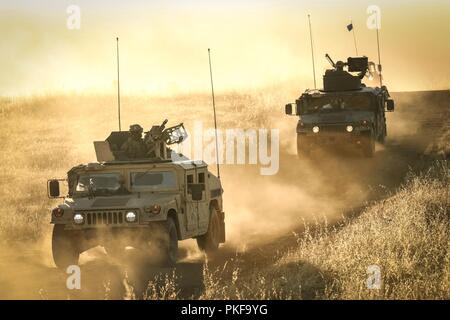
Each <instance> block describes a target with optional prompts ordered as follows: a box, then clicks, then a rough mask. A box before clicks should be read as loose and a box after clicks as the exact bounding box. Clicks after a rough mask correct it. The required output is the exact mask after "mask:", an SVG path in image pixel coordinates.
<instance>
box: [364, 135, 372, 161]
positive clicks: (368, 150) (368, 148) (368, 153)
mask: <svg viewBox="0 0 450 320" xmlns="http://www.w3.org/2000/svg"><path fill="white" fill-rule="evenodd" d="M362 151H363V154H364V156H365V157H367V158H372V157H373V155H374V154H375V139H373V138H372V136H371V135H370V136H368V137H367V138H366V139H364V140H363V145H362Z"/></svg>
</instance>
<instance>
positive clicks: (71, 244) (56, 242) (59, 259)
mask: <svg viewBox="0 0 450 320" xmlns="http://www.w3.org/2000/svg"><path fill="white" fill-rule="evenodd" d="M52 254H53V261H54V262H55V265H56V266H57V267H58V268H60V269H64V270H65V269H66V268H67V267H68V266H70V265H77V264H78V259H79V257H80V250H79V248H78V246H77V244H76V243H75V239H74V237H73V236H72V235H71V234H70V231H65V230H64V225H62V224H55V225H54V226H53V234H52Z"/></svg>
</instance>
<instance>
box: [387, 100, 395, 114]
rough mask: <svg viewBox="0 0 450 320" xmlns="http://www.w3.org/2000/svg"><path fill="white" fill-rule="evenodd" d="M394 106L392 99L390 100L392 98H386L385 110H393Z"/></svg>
mask: <svg viewBox="0 0 450 320" xmlns="http://www.w3.org/2000/svg"><path fill="white" fill-rule="evenodd" d="M394 106H395V103H394V100H392V99H387V100H386V109H387V111H394Z"/></svg>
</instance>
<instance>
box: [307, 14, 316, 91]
mask: <svg viewBox="0 0 450 320" xmlns="http://www.w3.org/2000/svg"><path fill="white" fill-rule="evenodd" d="M308 22H309V38H310V40H311V58H312V67H313V79H314V89H317V85H316V65H315V63H314V46H313V38H312V30H311V16H310V15H309V14H308Z"/></svg>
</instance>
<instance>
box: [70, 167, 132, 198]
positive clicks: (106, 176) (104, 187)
mask: <svg viewBox="0 0 450 320" xmlns="http://www.w3.org/2000/svg"><path fill="white" fill-rule="evenodd" d="M127 192H128V191H127V190H126V188H125V187H124V186H123V185H122V184H121V175H120V173H86V174H82V175H80V176H79V177H78V181H77V185H76V187H75V192H74V196H78V197H82V196H88V195H92V196H108V195H118V194H123V193H127Z"/></svg>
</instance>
